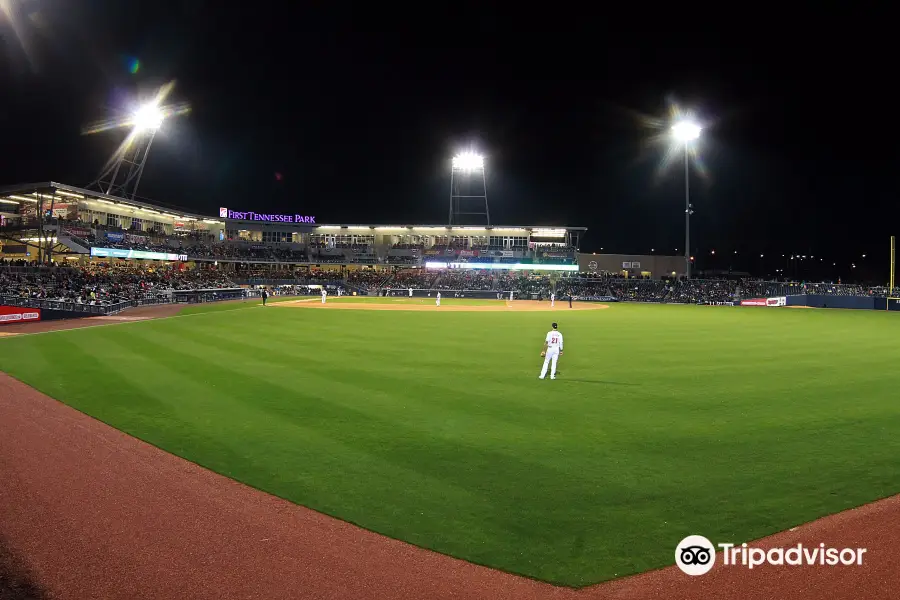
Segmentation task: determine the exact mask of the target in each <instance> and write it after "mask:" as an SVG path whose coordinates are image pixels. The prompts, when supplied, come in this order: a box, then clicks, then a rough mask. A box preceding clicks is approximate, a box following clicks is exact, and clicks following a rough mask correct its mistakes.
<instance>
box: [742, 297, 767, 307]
mask: <svg viewBox="0 0 900 600" xmlns="http://www.w3.org/2000/svg"><path fill="white" fill-rule="evenodd" d="M768 303H769V301H768V300H767V299H766V298H752V299H748V300H741V306H768Z"/></svg>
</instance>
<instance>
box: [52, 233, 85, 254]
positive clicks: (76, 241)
mask: <svg viewBox="0 0 900 600" xmlns="http://www.w3.org/2000/svg"><path fill="white" fill-rule="evenodd" d="M56 241H57V242H58V243H60V244H62V245H63V246H65V247H66V248H69V249H70V250H72V251H73V252H77V253H78V254H90V253H91V245H90V244H89V243H87V242H86V241H84V240H82V239H81V238H77V237H75V236H74V235H69V234H67V233H62V234H60V235H59V237H58V238H56Z"/></svg>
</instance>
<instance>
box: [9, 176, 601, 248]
mask: <svg viewBox="0 0 900 600" xmlns="http://www.w3.org/2000/svg"><path fill="white" fill-rule="evenodd" d="M39 199H43V200H44V202H47V201H48V200H51V199H55V201H56V202H65V201H67V200H68V201H73V200H77V201H87V202H98V203H100V204H107V205H115V206H118V207H121V208H124V209H130V210H136V211H143V212H148V213H152V214H156V215H162V216H164V217H169V218H171V219H183V220H185V221H202V222H204V223H209V224H212V225H219V226H222V227H225V226H226V224H227V225H228V226H231V227H240V228H242V229H246V228H249V227H251V226H260V225H264V226H266V227H267V228H270V227H272V226H280V227H284V226H288V227H291V228H293V227H296V228H298V229H302V230H304V231H310V232H313V231H314V232H316V233H319V232H322V233H324V232H330V231H340V230H347V231H361V230H370V231H371V230H374V231H381V232H383V233H390V232H392V231H393V232H396V233H404V232H406V233H415V234H419V233H426V232H430V233H433V234H437V233H440V232H448V233H449V232H453V233H457V232H460V233H462V232H469V233H474V232H486V231H490V232H495V233H497V234H501V233H507V234H512V233H515V234H530V235H532V236H536V237H543V236H541V234H542V233H545V234H547V236H549V237H554V234H556V235H559V232H562V233H563V234H565V233H566V232H582V231H587V228H586V227H565V226H552V225H490V226H485V225H480V226H478V225H468V226H459V225H457V226H452V227H451V226H447V225H422V224H420V225H379V224H375V225H372V224H369V225H362V224H354V225H334V224H325V223H323V224H321V225H319V224H312V223H299V222H298V223H291V222H277V221H275V220H274V219H273V220H265V219H229V218H223V217H221V216H220V217H218V218H217V217H213V216H210V215H201V214H198V213H195V212H191V211H186V210H184V209H181V208H177V207H174V206H167V205H165V204H160V203H156V202H153V203H151V202H144V201H140V200H128V199H125V198H119V197H118V196H110V195H108V194H104V193H102V192H97V191H94V190H88V189H85V188H80V187H76V186H71V185H66V184H64V183H57V182H55V181H46V182H41V183H21V184H18V185H12V186H5V187H0V212H3V205H4V204H5V203H7V202H9V203H17V204H24V203H26V202H37V201H38V200H39ZM98 208H99V207H98ZM220 211H221V209H220ZM241 214H242V215H243V214H250V213H241ZM254 214H255V213H254ZM257 216H272V215H257ZM560 237H562V235H560Z"/></svg>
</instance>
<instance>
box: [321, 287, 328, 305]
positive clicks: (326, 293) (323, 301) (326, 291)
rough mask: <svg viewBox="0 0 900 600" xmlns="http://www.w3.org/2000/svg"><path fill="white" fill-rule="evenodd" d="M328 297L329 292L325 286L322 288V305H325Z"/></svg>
mask: <svg viewBox="0 0 900 600" xmlns="http://www.w3.org/2000/svg"><path fill="white" fill-rule="evenodd" d="M327 297H328V290H326V289H325V286H324V285H323V286H322V304H325V298H327Z"/></svg>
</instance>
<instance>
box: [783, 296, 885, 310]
mask: <svg viewBox="0 0 900 600" xmlns="http://www.w3.org/2000/svg"><path fill="white" fill-rule="evenodd" d="M787 305H788V306H808V307H810V308H849V309H854V310H900V300H897V299H896V298H878V297H875V296H825V295H821V294H803V295H798V296H787Z"/></svg>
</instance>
